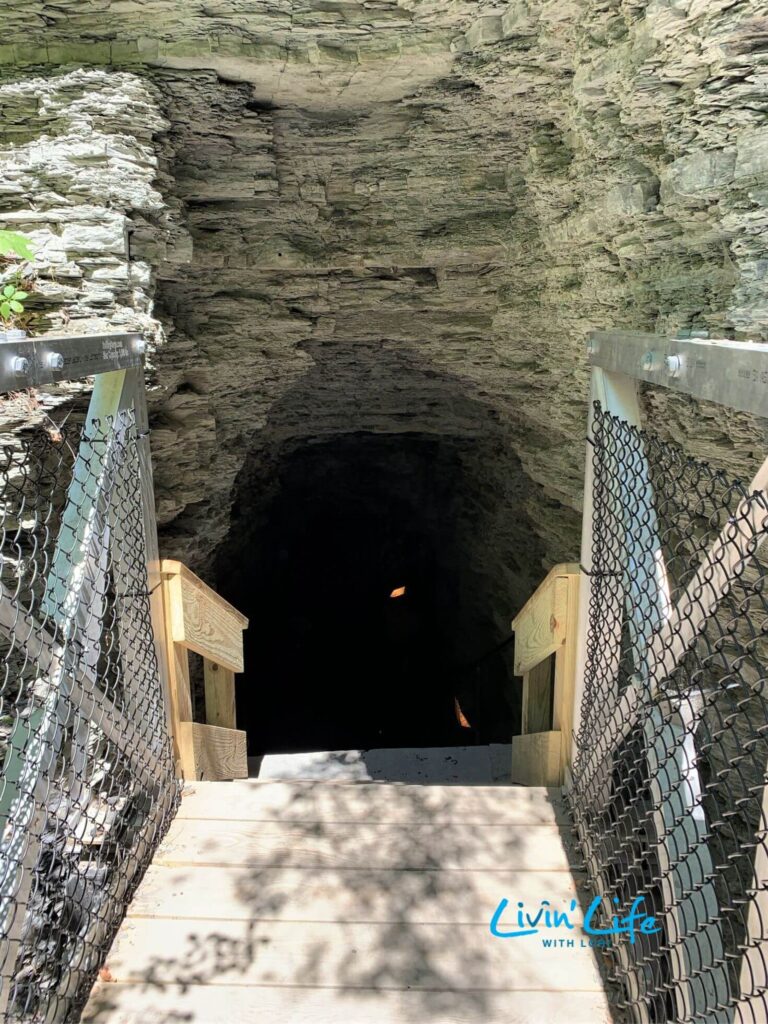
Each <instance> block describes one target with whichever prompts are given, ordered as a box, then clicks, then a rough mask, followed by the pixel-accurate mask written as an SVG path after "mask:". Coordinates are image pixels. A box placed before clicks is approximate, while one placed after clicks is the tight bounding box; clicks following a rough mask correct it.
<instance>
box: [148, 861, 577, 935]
mask: <svg viewBox="0 0 768 1024" xmlns="http://www.w3.org/2000/svg"><path fill="white" fill-rule="evenodd" d="M578 895H579V890H577V888H576V885H575V883H574V878H573V876H572V875H571V873H570V872H568V871H559V872H558V871H550V872H548V871H529V872H519V871H493V872H484V871H435V870H432V871H398V870H397V869H393V870H392V869H390V870H373V869H368V868H348V869H345V868H323V869H316V868H311V869H309V870H306V869H302V868H283V867H268V868H253V867H249V866H248V865H239V866H229V867H226V868H222V867H218V866H214V867H211V866H208V865H193V866H185V867H169V866H167V865H162V864H157V863H155V864H152V865H151V867H150V868H149V870H148V871H147V873H146V875H145V876H144V881H143V882H142V883H141V886H140V887H139V890H138V892H137V893H136V895H135V897H134V899H133V902H132V903H131V906H130V908H129V911H128V915H129V917H162V916H166V917H172V918H187V919H195V918H196V919H199V920H208V919H219V918H225V919H227V920H230V921H262V920H265V921H355V922H365V921H372V922H388V921H400V920H404V919H405V920H409V921H415V922H421V923H430V922H435V923H438V924H445V923H446V922H448V921H454V922H456V923H461V924H478V925H483V926H485V927H486V928H487V927H488V922H489V921H490V919H491V916H492V914H493V912H494V910H495V909H496V907H497V906H498V903H499V900H500V899H501V898H502V897H506V898H507V899H508V900H509V901H510V905H511V906H512V907H515V906H516V905H517V901H518V900H523V901H528V902H530V901H531V900H534V901H535V900H536V899H543V898H547V899H550V900H551V901H552V904H553V906H559V905H563V904H564V903H565V902H566V901H570V900H571V899H574V898H577V896H578Z"/></svg>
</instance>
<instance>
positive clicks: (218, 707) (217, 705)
mask: <svg viewBox="0 0 768 1024" xmlns="http://www.w3.org/2000/svg"><path fill="white" fill-rule="evenodd" d="M203 672H204V676H205V720H206V722H207V723H208V725H219V726H221V727H222V728H223V729H234V728H236V726H237V721H236V718H235V673H234V672H233V671H232V669H231V668H225V667H224V666H223V665H218V664H216V662H213V661H209V660H208V659H207V658H204V659H203Z"/></svg>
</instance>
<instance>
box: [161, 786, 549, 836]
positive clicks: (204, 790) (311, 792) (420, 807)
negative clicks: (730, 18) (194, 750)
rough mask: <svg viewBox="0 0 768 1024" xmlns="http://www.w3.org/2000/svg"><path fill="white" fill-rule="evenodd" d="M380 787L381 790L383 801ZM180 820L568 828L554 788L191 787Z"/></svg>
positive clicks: (183, 796)
mask: <svg viewBox="0 0 768 1024" xmlns="http://www.w3.org/2000/svg"><path fill="white" fill-rule="evenodd" d="M382 786H386V799H384V798H383V793H382V788H381V787H382ZM178 816H179V818H208V819H211V820H222V819H225V820H227V821H233V820H241V821H266V820H279V821H325V822H334V823H336V824H343V823H346V822H360V821H368V822H376V823H377V824H380V825H400V824H406V823H408V822H422V823H431V824H433V825H438V824H442V823H444V822H456V823H458V824H464V825H555V824H558V823H559V822H563V823H564V822H565V821H566V816H565V812H564V810H563V801H562V797H561V796H560V791H559V790H557V789H543V788H533V787H530V788H529V787H526V786H414V785H406V784H402V785H388V784H387V783H381V782H357V783H326V782H261V781H259V780H256V779H249V780H245V781H236V782H231V783H229V784H227V785H226V786H224V785H222V784H221V783H218V782H191V783H187V784H186V785H185V787H184V792H183V794H182V801H181V807H180V808H179V814H178Z"/></svg>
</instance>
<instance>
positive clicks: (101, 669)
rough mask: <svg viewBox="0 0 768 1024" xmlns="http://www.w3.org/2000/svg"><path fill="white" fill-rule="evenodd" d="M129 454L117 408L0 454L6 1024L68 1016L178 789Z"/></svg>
mask: <svg viewBox="0 0 768 1024" xmlns="http://www.w3.org/2000/svg"><path fill="white" fill-rule="evenodd" d="M105 376H106V375H105ZM92 407H93V404H92ZM139 449H140V431H139V430H138V429H137V425H136V418H135V414H134V410H133V408H132V407H131V406H130V403H129V405H128V407H127V408H125V407H123V408H120V409H119V410H118V411H116V412H115V414H114V415H110V416H107V417H104V418H101V419H98V418H92V417H90V416H89V417H88V418H86V421H85V423H84V424H83V425H82V426H79V427H78V426H73V427H69V428H67V429H64V428H62V429H59V428H55V429H54V428H53V427H51V428H50V429H44V428H38V429H35V430H32V431H30V432H28V433H27V434H26V435H25V436H24V437H22V438H20V439H18V442H17V443H14V445H13V446H11V447H7V448H6V449H5V450H4V453H3V455H2V458H0V493H1V495H2V496H1V498H0V502H1V504H0V759H2V764H3V771H2V780H1V781H0V824H1V826H2V830H3V831H2V846H1V847H0V858H1V860H0V927H1V928H2V945H1V946H0V950H1V951H2V956H3V960H2V963H1V964H0V979H1V983H2V988H1V989H0V1011H2V1013H0V1018H1V1019H3V1020H5V1021H7V1022H11V1021H13V1022H17V1021H23V1022H25V1024H36V1022H52V1021H65V1020H78V1019H79V1013H80V1010H81V1008H82V1005H83V1003H84V1001H85V999H86V998H87V996H88V992H89V990H90V987H91V985H92V983H93V981H94V980H95V977H96V973H97V971H98V970H99V968H100V967H101V965H102V962H103V958H104V956H105V954H106V952H107V950H108V949H109V945H110V943H111V941H112V938H113V936H114V934H115V932H116V930H117V928H118V926H119V924H120V921H121V919H122V916H123V913H124V910H125V908H126V906H127V904H128V902H129V901H130V899H131V896H132V894H133V892H134V890H135V888H136V886H137V884H138V882H139V880H140V878H141V875H142V873H143V871H144V869H145V868H146V866H147V864H148V863H149V860H150V859H151V856H152V853H153V851H154V849H155V847H156V846H157V844H158V842H159V841H160V839H161V837H162V835H163V834H164V831H165V829H166V827H167V825H168V824H169V821H170V818H171V817H172V815H173V813H174V810H175V806H176V802H177V798H178V786H177V783H176V781H175V779H174V766H173V760H172V751H171V745H170V739H169V734H168V730H167V726H166V717H165V707H164V700H163V691H162V687H161V682H160V678H159V673H158V663H157V657H156V653H155V646H154V640H153V631H152V626H151V620H150V595H149V589H148V579H147V550H146V541H145V523H144V516H143V511H142V509H143V505H142V493H141V486H142V473H143V466H142V457H141V453H140V450H139Z"/></svg>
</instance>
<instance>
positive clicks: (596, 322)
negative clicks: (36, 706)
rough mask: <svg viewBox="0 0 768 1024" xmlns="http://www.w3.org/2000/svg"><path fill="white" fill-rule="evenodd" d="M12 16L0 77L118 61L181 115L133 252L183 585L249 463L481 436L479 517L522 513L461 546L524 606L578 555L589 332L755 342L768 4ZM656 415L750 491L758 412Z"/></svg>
mask: <svg viewBox="0 0 768 1024" xmlns="http://www.w3.org/2000/svg"><path fill="white" fill-rule="evenodd" d="M3 13H4V19H5V24H4V30H3V39H2V41H0V61H2V62H3V63H5V64H7V65H9V68H8V70H7V73H8V74H9V75H11V77H13V76H15V77H16V78H18V77H19V76H20V75H22V76H23V75H28V76H33V75H39V74H41V73H42V74H44V75H46V76H48V75H50V74H51V73H52V71H54V70H55V71H57V72H60V71H61V70H71V69H72V68H73V67H78V66H82V65H86V66H90V65H96V66H101V67H106V66H110V67H111V68H112V69H114V70H118V71H121V72H130V73H131V74H134V75H138V76H139V77H140V78H141V79H143V80H145V81H146V80H147V79H148V80H149V83H150V86H149V88H150V89H151V91H152V95H153V96H154V97H155V98H156V101H157V102H158V103H159V105H160V107H161V109H162V111H163V113H164V116H165V117H166V118H167V124H166V127H165V128H163V129H160V130H155V129H153V131H152V136H153V138H154V145H155V147H156V149H157V152H158V153H159V155H160V163H159V176H158V178H157V185H158V187H159V189H160V192H161V193H162V195H163V197H164V202H165V204H166V210H167V218H166V219H167V222H168V223H167V224H166V225H165V228H164V230H165V231H166V235H165V239H166V240H165V242H163V243H162V244H161V243H160V242H158V237H159V231H158V230H156V229H157V225H158V224H159V223H160V219H159V217H158V216H157V214H156V211H155V213H153V214H152V216H151V217H150V216H147V218H146V219H147V222H148V223H149V222H151V223H149V227H148V226H147V224H144V225H143V226H142V225H140V226H139V229H138V230H137V232H136V235H135V239H134V255H135V256H136V257H137V258H144V259H145V260H146V261H147V262H148V263H149V264H150V265H151V266H152V281H153V284H156V288H157V291H156V296H157V303H156V307H155V313H156V315H157V316H159V317H160V319H161V320H162V323H163V327H164V332H165V336H166V341H165V343H164V345H162V346H161V347H160V348H159V350H158V352H157V355H156V358H155V362H156V369H157V384H158V388H157V391H156V392H155V394H154V398H153V402H154V422H155V427H156V429H155V436H154V445H155V453H156V458H157V463H158V469H157V483H158V494H159V500H160V509H161V515H162V521H163V523H164V529H165V536H166V543H167V544H168V545H169V547H171V548H172V549H173V550H174V551H176V552H177V553H179V554H180V555H181V556H182V557H187V558H188V559H189V560H190V561H192V562H193V564H194V563H195V562H196V563H197V564H199V565H205V564H206V561H207V559H208V558H209V557H210V555H211V553H212V552H213V550H214V548H215V547H216V545H217V544H218V543H220V542H221V540H222V538H223V537H224V536H225V535H226V530H227V516H228V510H229V507H230V502H231V497H232V493H233V486H234V485H235V481H236V478H237V474H238V472H239V471H240V470H241V468H242V466H243V463H244V460H245V459H246V456H247V455H249V454H251V455H252V453H253V452H254V451H256V452H258V450H259V448H260V446H262V447H263V448H264V451H265V452H267V451H269V452H270V453H271V455H270V457H276V456H275V452H279V449H280V446H281V445H295V444H298V443H303V442H304V441H306V440H308V439H310V440H311V439H321V438H327V437H329V436H333V435H334V434H343V433H350V432H355V431H375V432H384V433H393V432H403V433H406V432H410V433H416V434H420V435H434V436H441V437H444V438H445V443H446V444H452V443H455V444H456V445H458V446H459V447H460V448H461V449H462V450H464V448H465V446H466V443H467V440H468V439H472V438H481V439H482V443H481V444H479V445H478V447H477V453H478V454H477V458H478V459H481V462H480V463H479V464H478V467H476V468H475V469H474V470H473V478H474V479H476V480H477V481H478V482H477V502H478V503H479V504H482V502H483V500H484V495H486V494H491V493H492V494H493V495H494V496H495V497H494V499H493V500H494V501H498V500H499V496H500V495H501V496H502V500H503V496H504V495H507V497H508V500H509V503H508V505H507V506H506V507H504V505H503V504H502V505H501V506H499V508H498V509H497V510H496V512H494V513H493V515H491V514H490V512H489V510H488V509H486V510H485V513H486V514H485V516H484V517H483V516H478V522H480V521H483V522H484V523H485V529H486V530H487V534H486V537H485V538H483V537H479V538H478V544H479V545H480V546H482V545H485V548H486V549H487V551H486V552H485V554H484V556H483V557H484V558H485V559H487V560H489V561H492V560H493V559H494V558H498V557H501V558H503V559H505V560H506V561H507V567H508V572H509V575H510V577H514V578H515V579H516V580H517V583H515V582H514V581H513V582H509V580H508V581H507V585H506V591H504V588H503V587H502V590H501V591H500V592H499V600H500V601H506V602H507V603H510V604H515V603H517V602H518V601H519V599H520V598H521V596H523V594H524V592H525V591H526V590H527V588H528V587H529V586H530V585H531V581H535V580H536V579H537V578H538V577H539V576H540V575H541V572H542V561H543V562H544V563H547V562H551V561H554V560H562V559H565V558H571V557H573V556H574V554H575V553H576V551H577V547H578V507H579V504H580V488H581V475H582V464H583V449H584V444H583V436H584V421H585V414H586V407H585V402H586V380H587V373H586V368H585V361H584V357H583V352H584V342H585V335H586V332H587V331H588V330H589V329H590V328H594V327H611V326H621V327H631V328H641V329H646V330H659V331H665V332H668V331H672V330H676V329H678V328H685V327H691V326H696V327H704V328H709V329H710V331H711V332H712V333H713V334H714V335H723V334H726V333H727V334H731V335H736V336H741V337H754V338H758V337H761V336H763V335H764V334H765V333H766V332H767V331H768V294H767V290H766V279H767V277H766V270H767V269H768V252H767V251H766V250H767V249H768V246H767V244H766V241H765V239H766V237H768V236H766V230H765V229H766V227H767V226H768V213H767V212H766V208H767V206H768V127H766V111H767V110H768V88H767V86H768V4H766V3H765V2H763V0H759V2H757V0H528V2H527V3H526V2H524V0H514V2H510V3H493V2H474V3H473V2H466V0H464V2H451V0H442V2H440V0H400V2H396V0H371V2H366V0H313V2H290V0H275V2H270V0H204V2H198V0H175V2H172V0H111V2H110V0H57V2H56V3H48V2H41V0H28V2H26V3H25V4H24V5H23V6H21V5H15V6H14V9H13V10H11V11H4V12H3ZM11 66H12V67H11ZM100 81H101V80H97V79H96V78H93V79H90V80H88V81H82V80H81V84H80V85H79V86H77V88H80V89H81V90H82V91H84V92H86V93H87V92H88V91H89V90H93V91H96V92H98V90H99V89H102V88H103V82H101V84H100ZM72 89H75V92H76V87H75V86H74V85H73V86H72ZM124 92H125V95H126V97H127V98H126V103H130V102H131V98H130V92H131V90H130V89H129V88H128V87H126V88H125V89H124ZM73 95H74V94H73ZM74 105H76V104H74ZM60 130H62V131H64V130H65V129H64V128H61V129H60ZM83 168H84V170H83V173H87V161H83ZM137 219H138V218H137ZM169 224H170V225H171V227H169V226H168V225H169ZM152 225H154V227H152ZM150 228H151V230H150ZM187 232H188V233H189V235H190V236H191V240H192V250H191V255H190V250H189V246H188V245H185V244H184V242H183V240H184V238H186V233H187ZM75 315H76V316H83V315H84V313H83V311H82V310H80V311H79V312H78V311H77V309H76V310H75ZM88 315H93V314H92V311H91V313H89V314H88ZM647 401H648V402H649V403H650V404H651V405H652V407H653V421H652V425H653V426H656V427H657V428H658V429H660V430H661V431H662V432H666V433H668V434H671V435H673V436H675V437H677V438H678V439H681V438H682V439H684V440H685V443H686V444H688V446H689V447H690V448H691V449H692V450H694V451H702V452H703V451H706V452H707V454H708V455H709V456H710V457H711V458H712V459H713V460H715V461H718V460H719V461H721V462H723V463H724V464H726V465H728V466H729V467H730V468H737V469H739V470H741V471H743V472H748V471H749V468H750V466H751V464H752V462H753V461H754V459H755V458H757V457H758V456H759V457H760V458H761V457H762V455H761V453H760V450H759V446H760V443H761V438H762V434H761V431H760V430H759V429H758V427H757V426H756V425H755V424H754V423H753V422H752V421H750V420H748V419H747V418H746V417H741V416H737V415H734V414H728V413H723V412H722V411H720V410H713V409H703V410H700V409H698V407H695V406H694V405H693V404H692V403H690V402H687V401H682V400H675V401H669V400H668V399H667V398H666V397H665V396H664V395H663V394H656V395H651V396H649V397H648V399H647ZM494 451H495V452H497V453H500V452H507V451H508V452H509V453H511V455H510V458H506V457H503V458H502V457H500V456H494V455H493V452H494ZM481 456H482V458H481ZM483 474H485V484H484V483H483ZM504 474H512V476H513V477H514V475H515V474H517V477H516V478H507V477H505V476H504ZM515 503H517V504H515ZM491 519H492V520H493V523H494V525H489V523H490V520H491ZM533 535H535V536H533ZM478 560H480V555H478Z"/></svg>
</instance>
